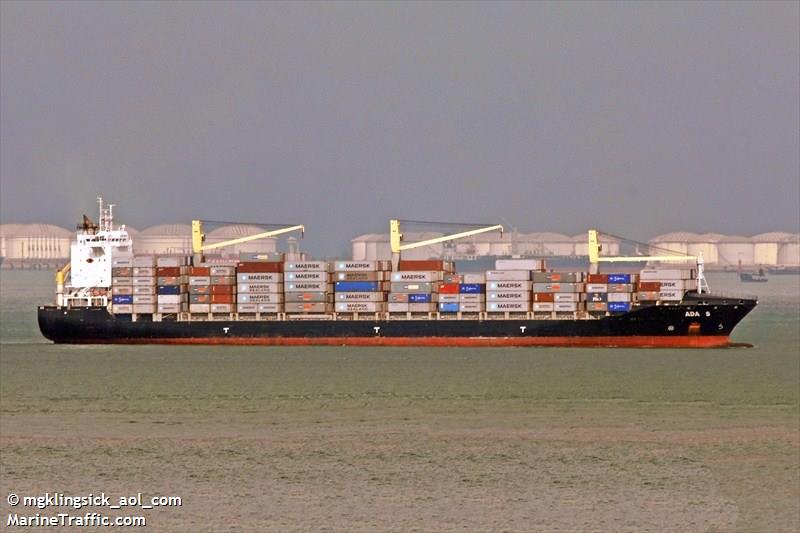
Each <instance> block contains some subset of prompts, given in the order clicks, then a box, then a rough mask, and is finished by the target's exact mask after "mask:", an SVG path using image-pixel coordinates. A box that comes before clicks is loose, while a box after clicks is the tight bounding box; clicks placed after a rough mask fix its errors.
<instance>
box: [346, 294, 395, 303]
mask: <svg viewBox="0 0 800 533" xmlns="http://www.w3.org/2000/svg"><path fill="white" fill-rule="evenodd" d="M336 301H337V302H385V301H386V296H385V295H384V293H382V292H337V293H336Z"/></svg>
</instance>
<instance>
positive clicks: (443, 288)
mask: <svg viewBox="0 0 800 533" xmlns="http://www.w3.org/2000/svg"><path fill="white" fill-rule="evenodd" d="M458 291H459V285H458V283H440V284H439V294H458ZM440 301H441V300H440Z"/></svg>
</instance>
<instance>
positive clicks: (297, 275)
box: [284, 271, 328, 282]
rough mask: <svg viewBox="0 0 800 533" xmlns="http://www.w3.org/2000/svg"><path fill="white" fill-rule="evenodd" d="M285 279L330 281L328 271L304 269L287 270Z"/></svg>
mask: <svg viewBox="0 0 800 533" xmlns="http://www.w3.org/2000/svg"><path fill="white" fill-rule="evenodd" d="M284 279H285V280H286V281H324V282H327V281H328V273H327V272H319V271H317V272H303V271H296V272H287V273H286V274H284Z"/></svg>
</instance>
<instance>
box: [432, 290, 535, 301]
mask: <svg viewBox="0 0 800 533" xmlns="http://www.w3.org/2000/svg"><path fill="white" fill-rule="evenodd" d="M530 300H531V293H530V291H487V292H486V301H487V302H529V301H530ZM440 301H441V298H440Z"/></svg>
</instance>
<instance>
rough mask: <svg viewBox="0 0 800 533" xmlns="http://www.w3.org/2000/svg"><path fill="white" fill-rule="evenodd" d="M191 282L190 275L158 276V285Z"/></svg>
mask: <svg viewBox="0 0 800 533" xmlns="http://www.w3.org/2000/svg"><path fill="white" fill-rule="evenodd" d="M187 283H189V277H188V276H159V277H157V278H156V285H186V284H187Z"/></svg>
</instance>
